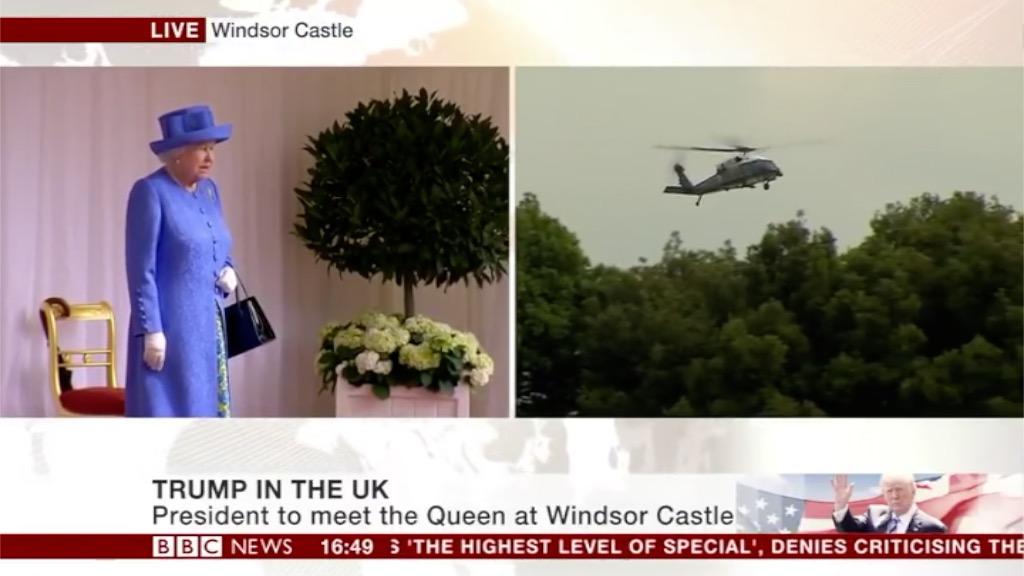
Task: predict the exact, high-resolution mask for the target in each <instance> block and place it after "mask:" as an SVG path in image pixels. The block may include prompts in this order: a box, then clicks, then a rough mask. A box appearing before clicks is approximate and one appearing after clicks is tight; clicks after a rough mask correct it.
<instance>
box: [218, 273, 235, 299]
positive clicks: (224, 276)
mask: <svg viewBox="0 0 1024 576" xmlns="http://www.w3.org/2000/svg"><path fill="white" fill-rule="evenodd" d="M217 287H218V288H220V289H221V290H223V291H224V293H225V294H232V293H234V291H235V288H238V276H236V275H235V269H234V268H232V267H231V266H225V267H224V269H223V270H221V271H220V276H217Z"/></svg>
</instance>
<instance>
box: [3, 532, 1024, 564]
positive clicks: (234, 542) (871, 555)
mask: <svg viewBox="0 0 1024 576" xmlns="http://www.w3.org/2000/svg"><path fill="white" fill-rule="evenodd" d="M0 542H2V547H0V558H6V559H15V558H17V559H140V558H153V559H161V560H162V559H170V560H173V559H187V558H202V559H211V558H225V559H265V558H301V559H339V558H352V559H360V558H362V559H373V558H381V559H403V558H414V559H575V560H590V559H635V560H641V559H694V558H704V559H758V558H762V559H828V558H854V559H855V558H863V559H968V558H970V559H974V558H982V559H997V560H1000V559H1005V560H1017V561H1020V559H1021V557H1022V556H1024V535H1021V534H970V535H966V534H904V535H888V534H789V535H782V534H196V535H185V534H175V535H155V534H3V535H0Z"/></svg>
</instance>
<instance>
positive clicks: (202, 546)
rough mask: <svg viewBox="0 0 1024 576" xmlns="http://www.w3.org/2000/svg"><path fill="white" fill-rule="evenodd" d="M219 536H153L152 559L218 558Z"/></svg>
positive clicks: (221, 552)
mask: <svg viewBox="0 0 1024 576" xmlns="http://www.w3.org/2000/svg"><path fill="white" fill-rule="evenodd" d="M222 556H224V542H223V540H222V539H221V537H220V536H153V558H220V557H222Z"/></svg>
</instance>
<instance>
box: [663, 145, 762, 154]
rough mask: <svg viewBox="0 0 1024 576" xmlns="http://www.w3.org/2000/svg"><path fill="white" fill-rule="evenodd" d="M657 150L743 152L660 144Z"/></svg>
mask: <svg viewBox="0 0 1024 576" xmlns="http://www.w3.org/2000/svg"><path fill="white" fill-rule="evenodd" d="M655 148H658V149H661V150H696V151H699V152H742V151H743V150H742V149H738V148H723V147H714V146H667V145H662V144H659V145H657V146H655Z"/></svg>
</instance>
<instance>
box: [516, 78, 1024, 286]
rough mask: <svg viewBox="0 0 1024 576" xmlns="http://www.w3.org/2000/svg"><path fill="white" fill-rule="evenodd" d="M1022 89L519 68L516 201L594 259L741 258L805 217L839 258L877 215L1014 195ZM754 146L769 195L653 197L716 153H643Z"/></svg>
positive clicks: (994, 84)
mask: <svg viewBox="0 0 1024 576" xmlns="http://www.w3.org/2000/svg"><path fill="white" fill-rule="evenodd" d="M1022 84H1024V76H1022V71H1021V69H1019V68H1016V69H1014V68H989V69H979V68H960V69H956V68H947V69H942V68H926V69H920V68H918V69H909V68H756V69H751V68H703V69H701V68H676V69H672V68H649V69H636V68H634V69H626V68H591V69H587V68H519V69H518V70H517V74H516V110H515V123H516V131H515V132H516V136H515V137H516V140H515V148H516V149H515V162H516V182H515V186H516V191H517V193H518V194H519V195H520V196H521V195H522V194H523V193H524V192H533V193H534V194H536V195H537V197H538V198H539V200H540V202H541V207H542V208H543V209H544V211H545V212H547V213H548V214H551V215H553V216H555V217H557V218H558V219H560V220H561V221H562V223H563V224H565V225H566V226H568V227H569V228H570V229H571V230H572V231H573V232H575V233H576V234H577V235H578V236H579V238H580V242H581V243H582V245H583V249H584V251H585V252H586V253H587V255H588V256H589V257H590V259H591V261H592V262H595V263H596V262H601V263H605V264H615V265H620V266H629V265H632V264H636V263H637V259H638V258H639V257H641V256H644V257H647V258H649V259H651V260H657V259H658V258H659V257H660V254H661V249H662V246H663V245H664V243H665V241H666V240H667V239H668V237H669V234H670V233H671V232H672V231H673V230H679V231H680V233H681V234H682V237H683V241H684V246H687V247H690V248H708V249H714V248H718V247H720V246H721V245H722V243H723V242H724V241H725V240H726V239H731V240H732V241H733V244H734V245H735V246H736V247H737V249H738V250H739V251H740V254H744V253H745V250H746V247H747V246H748V245H750V244H752V243H754V242H757V241H758V240H759V239H760V237H761V235H762V234H763V233H764V230H765V227H766V226H767V224H769V223H772V222H784V221H786V220H789V219H791V218H793V217H794V216H795V215H796V212H797V210H800V209H802V210H804V212H805V214H806V218H807V221H808V223H809V225H810V226H812V227H814V228H818V227H821V226H825V227H828V228H830V229H831V230H832V232H833V233H834V234H835V235H836V237H837V239H838V242H839V245H840V247H841V248H843V249H845V248H846V247H848V246H850V245H853V244H856V243H858V242H860V241H861V240H862V239H863V237H864V236H865V235H866V234H867V233H868V232H869V221H870V219H871V217H872V215H873V214H874V213H875V212H876V211H877V210H880V209H882V208H883V207H884V206H885V204H886V203H888V202H894V201H905V200H907V199H909V198H911V197H913V196H916V195H918V194H920V193H922V192H934V193H939V194H942V195H948V194H949V193H950V192H952V191H953V190H976V191H978V192H983V193H986V194H994V195H997V196H998V197H999V199H1000V200H1001V201H1002V202H1003V203H1004V204H1011V205H1012V206H1014V207H1015V208H1017V209H1018V210H1019V209H1020V207H1021V204H1022V202H1021V198H1022V194H1024V106H1022V102H1024V88H1022ZM729 138H733V139H739V140H741V141H742V142H743V143H745V144H749V145H755V146H761V145H772V144H786V143H789V142H794V141H805V140H822V141H823V143H820V144H813V145H804V146H793V147H783V148H780V149H777V150H767V151H765V152H762V153H761V154H763V155H764V156H767V157H769V158H771V159H773V160H775V161H776V162H777V163H778V165H779V167H780V168H781V169H782V172H783V174H784V176H783V177H782V178H781V179H779V180H777V181H775V182H773V183H772V187H771V190H768V191H765V190H763V189H761V188H760V187H759V188H754V189H738V190H731V191H728V192H722V193H718V194H713V195H708V196H705V197H704V200H703V201H702V202H701V205H700V207H697V206H694V203H695V201H696V198H695V197H692V196H677V195H668V194H663V193H662V190H663V189H664V187H665V186H666V185H668V184H674V183H675V176H674V174H673V173H672V171H671V165H672V163H673V162H674V161H675V160H677V159H681V160H683V161H684V164H685V165H686V166H687V172H688V174H689V176H690V179H691V180H693V181H694V182H696V181H698V180H700V179H703V178H704V177H706V176H708V175H710V174H712V173H713V172H714V166H715V164H716V163H717V162H719V161H721V160H723V159H725V155H722V154H710V153H702V152H685V153H683V154H684V156H681V157H680V156H679V155H677V153H675V152H672V151H665V150H656V149H654V145H656V144H677V145H714V144H716V143H720V142H721V141H722V140H723V139H726V140H727V139H729Z"/></svg>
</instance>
